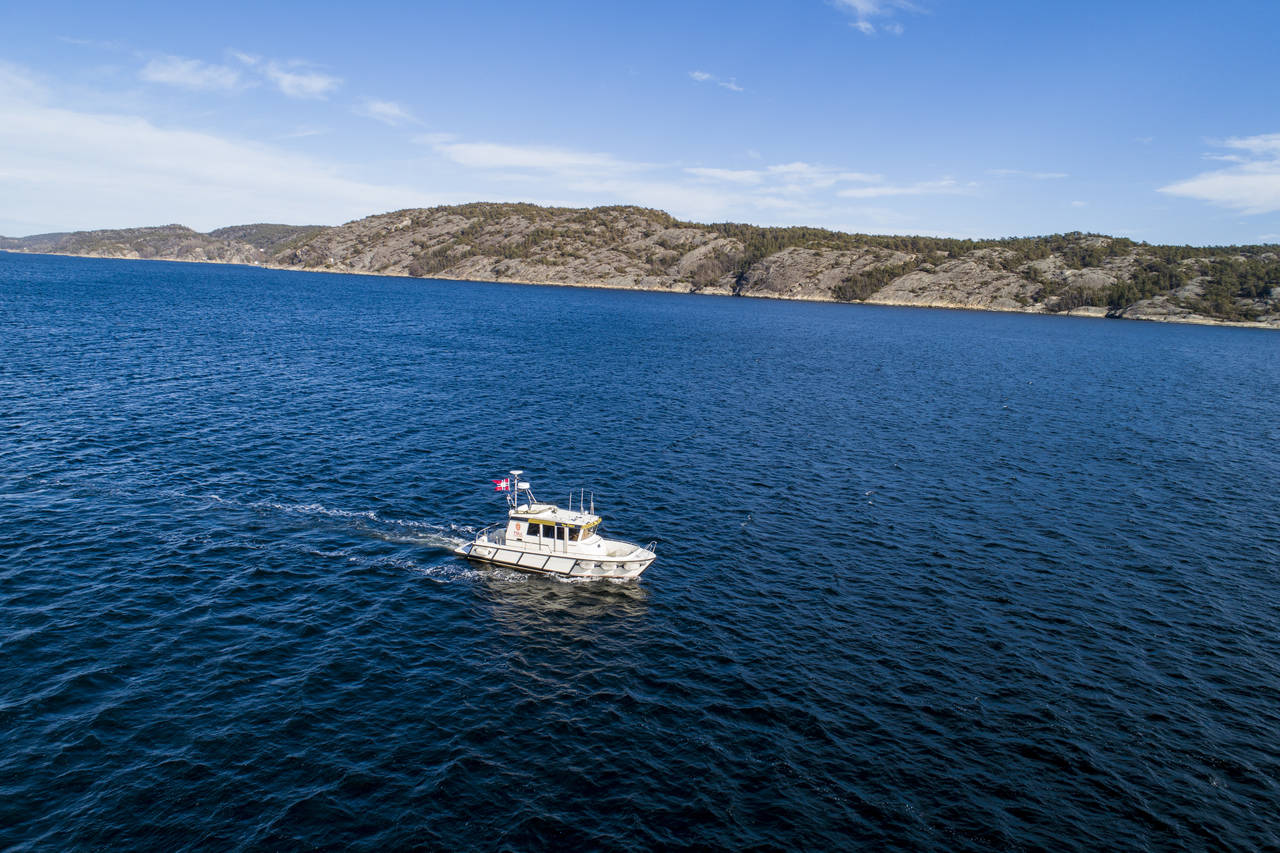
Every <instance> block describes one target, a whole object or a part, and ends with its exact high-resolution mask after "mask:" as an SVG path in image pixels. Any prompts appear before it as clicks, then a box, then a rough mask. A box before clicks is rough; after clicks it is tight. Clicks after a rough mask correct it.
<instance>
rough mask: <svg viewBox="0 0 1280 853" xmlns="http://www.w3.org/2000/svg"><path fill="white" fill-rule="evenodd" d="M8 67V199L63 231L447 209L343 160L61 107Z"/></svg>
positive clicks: (1, 111)
mask: <svg viewBox="0 0 1280 853" xmlns="http://www.w3.org/2000/svg"><path fill="white" fill-rule="evenodd" d="M28 77H29V75H24V74H23V73H22V72H21V71H20V70H17V69H14V68H11V67H8V68H6V67H3V66H0V198H3V199H4V200H5V205H4V209H5V212H8V211H22V216H23V217H24V219H25V220H27V221H31V222H43V223H56V224H57V226H58V227H60V228H103V227H120V226H126V225H138V224H153V223H157V222H173V221H178V222H183V223H185V224H187V225H190V226H192V227H195V228H200V229H207V228H213V227H216V226H219V225H227V224H231V223H235V222H254V221H260V222H297V223H303V222H321V223H325V222H332V223H338V222H342V221H345V220H347V219H352V218H355V217H357V216H364V215H367V214H370V213H377V212H380V211H385V210H393V209H396V208H399V207H410V206H413V205H420V204H430V203H438V201H439V200H438V199H437V198H435V197H432V196H428V195H425V194H422V193H419V192H416V191H414V190H412V189H409V188H405V187H396V186H385V185H378V184H373V183H368V182H365V181H361V180H358V179H356V178H353V177H351V176H350V175H351V174H352V172H351V171H349V167H346V166H343V165H342V164H338V163H334V162H330V161H325V160H320V159H316V158H311V157H305V156H299V155H298V154H296V153H295V152H290V151H287V150H284V149H281V148H277V147H274V146H267V145H260V144H255V143H250V142H245V141H243V140H237V139H235V138H232V137H228V136H220V135H217V134H212V133H208V132H203V131H191V130H184V129H175V128H169V127H161V126H158V125H156V124H154V123H152V122H151V121H149V120H147V119H145V118H142V117H139V116H136V115H130V114H126V113H112V112H107V111H99V112H93V113H89V112H83V111H80V110H74V109H66V108H62V107H59V106H55V105H52V104H51V103H49V101H50V100H52V96H48V97H41V96H40V95H39V89H38V88H36V87H35V86H33V85H32V84H30V83H27V82H25V81H26V79H27V78H28Z"/></svg>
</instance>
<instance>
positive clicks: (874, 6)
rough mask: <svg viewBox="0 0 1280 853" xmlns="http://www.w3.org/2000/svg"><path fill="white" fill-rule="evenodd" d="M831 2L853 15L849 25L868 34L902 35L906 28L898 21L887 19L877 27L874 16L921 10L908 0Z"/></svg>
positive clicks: (879, 16)
mask: <svg viewBox="0 0 1280 853" xmlns="http://www.w3.org/2000/svg"><path fill="white" fill-rule="evenodd" d="M830 2H831V5H833V6H835V7H836V8H837V9H840V10H841V11H843V12H847V13H848V14H850V15H853V17H854V20H853V21H851V22H850V23H849V26H851V27H853V28H854V29H855V30H857V31H858V32H860V33H862V34H863V35H867V36H873V35H875V34H876V33H877V32H884V33H888V34H889V35H894V36H900V35H902V33H903V32H904V30H905V28H904V27H903V26H902V24H901V23H899V22H898V21H886V22H884V23H881V24H880V25H879V27H878V28H877V26H876V24H875V22H874V21H872V18H887V17H890V16H892V15H894V14H895V13H897V12H900V11H905V12H919V11H921V9H920V7H919V6H916V5H915V4H914V3H911V2H908V0H830Z"/></svg>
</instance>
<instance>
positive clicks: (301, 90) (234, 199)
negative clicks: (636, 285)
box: [0, 0, 1280, 244]
mask: <svg viewBox="0 0 1280 853" xmlns="http://www.w3.org/2000/svg"><path fill="white" fill-rule="evenodd" d="M2 23H3V25H2V26H0V234H5V235H8V236H17V235H24V234H32V233H39V232H44V231H55V230H68V229H83V228H102V227H127V226H136V225H156V224H164V223H169V222H181V223H183V224H186V225H190V226H191V227H193V228H196V229H199V230H208V229H212V228H217V227H220V226H224V225H234V224H241V223H247V222H261V221H271V222H288V223H294V224H304V223H306V224H310V223H316V224H337V223H340V222H344V221H347V220H351V219H356V218H359V217H362V216H366V215H369V214H373V213H379V212H384V211H387V210H393V209H397V208H402V207H418V206H431V205H436V204H453V203H459V202H467V201H532V202H536V203H539V204H548V205H570V206H591V205H598V204H640V205H645V206H650V207H657V208H661V209H664V210H667V211H669V212H671V213H672V214H674V215H676V216H678V217H681V218H684V219H691V220H695V221H701V222H709V221H737V222H752V223H757V224H762V225H791V224H794V225H817V226H823V227H829V228H836V229H839V230H845V231H861V232H871V233H895V234H898V233H901V234H908V233H909V234H936V235H946V236H962V237H998V236H1007V235H1026V234H1047V233H1053V232H1061V231H1071V230H1083V231H1097V232H1102V233H1108V234H1115V235H1123V236H1128V237H1132V238H1134V239H1139V240H1147V241H1150V242H1159V243H1192V244H1221V243H1258V242H1280V107H1278V106H1277V104H1278V102H1277V98H1276V92H1277V89H1278V88H1280V87H1278V84H1280V60H1278V59H1277V51H1276V49H1275V46H1274V41H1275V38H1276V34H1277V33H1280V3H1272V2H1266V3H1263V2H1251V3H1245V2H1233V0H1226V1H1225V2H1218V3H1212V4H1211V3H1207V2H1178V0H1174V2H1159V3H1157V2H1109V3H1102V2H1096V3H1095V2H1083V0H1082V2H1069V3H1068V2H1063V3H1028V2H960V0H911V2H901V0H789V2H782V0H779V2H755V3H753V2H736V3H730V2H710V0H708V2H697V0H687V2H665V1H664V0H651V2H647V3H644V4H638V3H637V4H621V3H601V2H598V0H597V2H543V3H539V4H520V3H509V2H485V0H474V2H470V3H466V4H462V3H432V2H419V3H413V4H409V3H387V2H379V0H371V2H364V3H360V4H352V3H344V4H325V3H314V2H313V3H306V4H290V3H253V4H248V3H237V2H228V3H220V4H217V5H216V6H210V5H198V6H192V5H189V4H176V3H171V2H170V3H130V4H119V5H117V4H88V3H83V4H70V3H59V2H56V0H53V2H45V3H42V4H23V5H21V6H15V5H12V4H11V5H10V6H9V7H8V8H7V9H6V10H5V11H4V12H3V18H2Z"/></svg>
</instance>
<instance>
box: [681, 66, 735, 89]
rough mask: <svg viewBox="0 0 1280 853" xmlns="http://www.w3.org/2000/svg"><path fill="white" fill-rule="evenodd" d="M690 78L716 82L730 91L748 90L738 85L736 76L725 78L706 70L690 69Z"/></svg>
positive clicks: (703, 81) (700, 81)
mask: <svg viewBox="0 0 1280 853" xmlns="http://www.w3.org/2000/svg"><path fill="white" fill-rule="evenodd" d="M689 78H690V79H691V80H694V81H695V82H698V83H715V84H716V85H717V86H719V87H720V88H722V89H728V90H729V91H730V92H744V91H746V90H745V89H743V88H742V87H741V86H739V85H738V81H737V80H735V79H734V78H732V77H730V78H729V79H727V80H725V79H722V78H720V77H717V76H716V75H714V74H711V73H709V72H706V71H690V72H689Z"/></svg>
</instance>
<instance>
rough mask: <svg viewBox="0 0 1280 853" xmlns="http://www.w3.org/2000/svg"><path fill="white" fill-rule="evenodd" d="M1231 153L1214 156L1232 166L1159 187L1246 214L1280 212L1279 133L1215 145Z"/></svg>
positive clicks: (1232, 138) (1245, 137)
mask: <svg viewBox="0 0 1280 853" xmlns="http://www.w3.org/2000/svg"><path fill="white" fill-rule="evenodd" d="M1218 146H1219V147H1220V148H1226V149H1228V150H1229V151H1230V152H1232V153H1227V154H1216V155H1213V158H1214V159H1218V160H1225V161H1227V162H1229V163H1232V164H1233V165H1232V167H1230V168H1226V169H1218V170H1215V171H1211V172H1202V173H1200V174H1199V175H1196V176H1194V177H1191V178H1188V179H1186V180H1184V181H1178V182H1177V183H1173V184H1169V185H1168V186H1163V187H1160V192H1162V193H1167V194H1169V195H1176V196H1183V197H1184V198H1194V199H1199V200H1200V201H1207V202H1209V203H1210V204H1216V205H1218V206H1220V207H1226V208H1230V209H1232V210H1238V211H1239V212H1241V213H1245V214H1260V213H1273V212H1275V211H1277V210H1280V133H1264V134H1259V135H1256V136H1234V137H1231V138H1229V139H1225V140H1223V141H1222V142H1220V143H1218Z"/></svg>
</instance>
